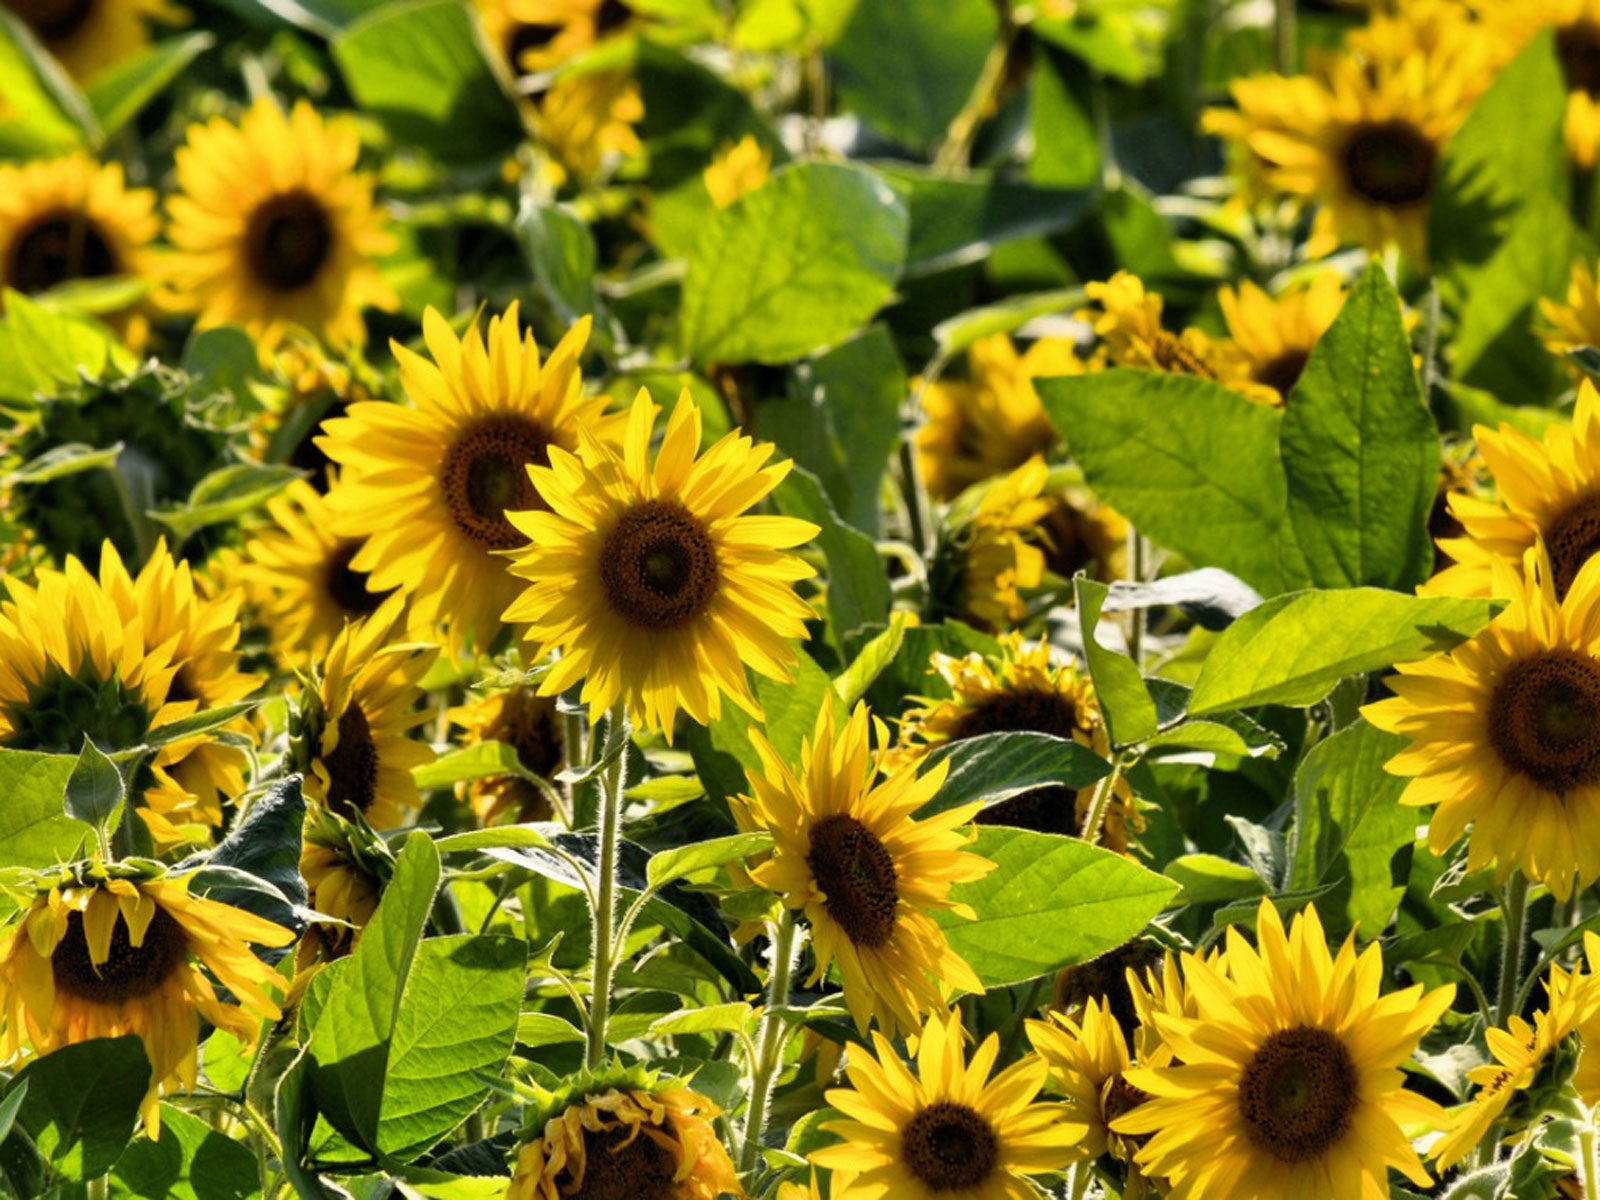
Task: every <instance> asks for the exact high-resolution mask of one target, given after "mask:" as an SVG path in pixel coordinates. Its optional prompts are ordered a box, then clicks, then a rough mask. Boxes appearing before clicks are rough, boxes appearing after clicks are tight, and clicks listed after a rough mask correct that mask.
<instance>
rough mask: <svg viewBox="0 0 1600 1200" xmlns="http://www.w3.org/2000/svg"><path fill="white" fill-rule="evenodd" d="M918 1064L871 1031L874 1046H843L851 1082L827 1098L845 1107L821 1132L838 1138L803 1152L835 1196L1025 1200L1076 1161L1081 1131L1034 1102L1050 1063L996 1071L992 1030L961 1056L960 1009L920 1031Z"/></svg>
mask: <svg viewBox="0 0 1600 1200" xmlns="http://www.w3.org/2000/svg"><path fill="white" fill-rule="evenodd" d="M917 1032H918V1034H919V1036H918V1041H917V1053H916V1068H917V1069H916V1071H915V1072H914V1073H913V1072H912V1071H911V1070H910V1069H909V1068H908V1067H907V1066H906V1064H905V1063H903V1062H902V1061H901V1059H900V1055H899V1054H898V1053H897V1052H896V1050H895V1048H894V1046H893V1044H892V1043H891V1042H890V1041H889V1040H888V1039H887V1038H885V1037H884V1036H883V1035H882V1034H881V1033H877V1032H874V1033H873V1035H872V1044H873V1049H874V1053H873V1054H872V1055H866V1054H861V1053H852V1054H851V1056H850V1060H849V1062H848V1064H847V1065H846V1067H845V1072H846V1074H847V1075H848V1077H849V1080H850V1083H851V1086H850V1087H849V1088H835V1089H834V1090H832V1091H830V1092H828V1093H827V1098H828V1103H829V1104H831V1105H832V1106H833V1107H834V1108H836V1109H838V1110H839V1111H840V1112H842V1113H843V1114H844V1119H843V1120H834V1121H827V1122H824V1124H823V1126H822V1127H823V1129H824V1130H826V1131H827V1132H829V1133H832V1134H835V1135H837V1136H838V1137H840V1138H841V1139H843V1140H842V1141H841V1142H840V1143H839V1144H838V1145H833V1146H825V1147H823V1148H822V1149H820V1150H813V1151H812V1152H811V1161H812V1162H813V1163H815V1164H816V1165H818V1166H820V1167H826V1168H828V1169H829V1170H830V1171H832V1172H833V1179H832V1183H831V1186H830V1188H829V1195H830V1196H832V1197H833V1200H940V1198H941V1197H948V1196H958V1197H960V1198H961V1200H1026V1198H1028V1197H1032V1196H1034V1195H1036V1194H1037V1193H1036V1191H1035V1190H1034V1188H1033V1186H1032V1185H1031V1184H1030V1182H1029V1179H1030V1177H1032V1176H1035V1175H1046V1174H1050V1173H1052V1172H1056V1171H1060V1170H1062V1169H1063V1168H1064V1167H1065V1166H1066V1165H1067V1164H1068V1163H1070V1162H1072V1161H1074V1160H1075V1159H1077V1158H1079V1157H1081V1155H1080V1153H1079V1151H1078V1149H1077V1147H1078V1143H1079V1142H1080V1140H1081V1139H1082V1138H1083V1136H1084V1133H1085V1126H1084V1125H1083V1124H1082V1123H1081V1122H1080V1123H1074V1122H1072V1121H1071V1120H1070V1119H1069V1118H1068V1116H1067V1112H1066V1110H1065V1109H1064V1108H1063V1107H1062V1106H1061V1105H1057V1104H1050V1103H1039V1102H1037V1100H1036V1098H1037V1096H1038V1094H1039V1089H1040V1088H1041V1087H1043V1086H1044V1082H1045V1077H1046V1074H1047V1068H1046V1066H1045V1063H1044V1062H1043V1060H1041V1059H1040V1058H1039V1057H1038V1056H1037V1055H1033V1054H1030V1055H1027V1056H1026V1057H1024V1058H1022V1059H1021V1060H1019V1061H1018V1062H1015V1063H1012V1064H1011V1065H1010V1066H1009V1067H1007V1068H1005V1070H1003V1071H1001V1072H999V1073H998V1074H994V1075H993V1077H992V1078H991V1074H992V1073H993V1071H994V1064H995V1060H996V1059H997V1058H998V1057H999V1054H1000V1037H999V1035H998V1034H995V1033H991V1034H990V1035H989V1036H988V1037H987V1038H985V1039H984V1041H983V1043H982V1045H980V1046H979V1047H978V1048H977V1049H976V1050H975V1051H973V1053H972V1056H971V1058H970V1059H969V1058H968V1057H967V1056H966V1054H965V1052H964V1049H963V1045H962V1043H963V1041H964V1039H965V1032H964V1030H963V1029H962V1025H961V1016H960V1013H959V1012H955V1011H952V1012H949V1013H945V1012H936V1013H934V1014H933V1015H931V1016H930V1017H929V1018H928V1020H927V1023H926V1024H925V1025H923V1026H922V1027H921V1028H920V1029H919V1030H918V1031H917Z"/></svg>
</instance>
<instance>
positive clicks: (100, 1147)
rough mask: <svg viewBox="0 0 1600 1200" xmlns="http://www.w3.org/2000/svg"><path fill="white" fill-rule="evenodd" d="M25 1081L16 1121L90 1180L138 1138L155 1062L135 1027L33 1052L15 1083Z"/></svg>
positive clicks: (70, 1172)
mask: <svg viewBox="0 0 1600 1200" xmlns="http://www.w3.org/2000/svg"><path fill="white" fill-rule="evenodd" d="M24 1083H26V1085H27V1088H28V1094H27V1097H26V1098H25V1099H24V1100H23V1102H22V1108H21V1110H20V1111H19V1112H18V1114H17V1123H18V1124H19V1125H21V1126H22V1128H23V1129H24V1130H25V1131H26V1132H27V1134H28V1136H29V1137H30V1138H32V1139H33V1144H34V1145H35V1146H37V1147H38V1149H39V1152H40V1153H41V1154H43V1155H44V1157H45V1158H46V1159H48V1160H49V1162H50V1163H51V1165H52V1166H53V1167H54V1168H55V1169H56V1170H57V1171H58V1172H60V1173H61V1174H63V1175H65V1176H66V1177H67V1178H69V1179H78V1180H88V1179H93V1178H95V1177H96V1176H98V1175H104V1174H105V1173H106V1172H107V1171H108V1170H110V1169H111V1164H112V1163H114V1162H116V1161H117V1158H118V1156H119V1155H121V1153H122V1152H123V1150H124V1149H125V1148H126V1147H127V1145H128V1143H129V1142H130V1141H131V1140H132V1139H133V1128H134V1123H135V1122H136V1121H137V1120H138V1117H139V1105H140V1104H141V1103H142V1102H143V1101H144V1097H145V1093H146V1092H147V1091H148V1090H149V1087H150V1062H149V1060H148V1059H147V1058H146V1057H145V1053H144V1043H143V1042H142V1041H140V1039H139V1038H138V1037H136V1036H134V1035H132V1034H129V1035H127V1036H125V1037H119V1038H93V1039H91V1040H89V1041H86V1042H77V1043H75V1044H73V1045H71V1046H63V1047H62V1048H61V1049H59V1050H55V1051H52V1052H51V1053H49V1054H46V1055H45V1056H44V1057H43V1058H36V1059H34V1060H33V1061H32V1062H30V1063H29V1064H28V1065H27V1066H25V1067H23V1068H22V1070H21V1071H19V1072H17V1074H16V1077H15V1079H14V1080H13V1082H12V1083H11V1087H13V1088H16V1087H21V1086H23V1084H24ZM8 1090H9V1089H8Z"/></svg>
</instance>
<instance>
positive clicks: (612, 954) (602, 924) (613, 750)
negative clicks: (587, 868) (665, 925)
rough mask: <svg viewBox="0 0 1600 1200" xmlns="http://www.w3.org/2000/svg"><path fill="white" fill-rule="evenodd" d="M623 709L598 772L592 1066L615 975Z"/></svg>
mask: <svg viewBox="0 0 1600 1200" xmlns="http://www.w3.org/2000/svg"><path fill="white" fill-rule="evenodd" d="M628 732H629V731H628V709H627V705H626V704H625V703H624V702H623V701H621V700H618V701H617V702H616V704H614V705H613V706H612V709H611V730H610V737H609V738H608V739H607V741H608V744H607V746H606V751H605V752H606V755H607V759H608V761H607V762H606V764H605V768H604V770H603V771H602V772H601V775H600V847H599V857H598V861H597V863H596V867H595V903H594V921H593V925H594V988H593V994H592V996H591V997H590V1001H589V1030H588V1033H589V1038H588V1049H587V1053H586V1054H585V1055H584V1063H585V1065H586V1066H587V1067H588V1068H589V1069H590V1070H591V1071H593V1070H597V1069H598V1068H599V1067H600V1065H601V1064H602V1063H603V1062H604V1061H605V1054H606V1023H607V1021H608V1020H609V1018H610V1016H611V981H612V979H613V978H614V977H615V975H616V969H617V962H616V960H617V946H616V939H615V936H614V934H613V932H612V931H613V929H614V927H615V925H616V919H617V849H618V846H619V845H620V843H621V841H622V788H623V783H624V776H625V774H626V769H627V758H628Z"/></svg>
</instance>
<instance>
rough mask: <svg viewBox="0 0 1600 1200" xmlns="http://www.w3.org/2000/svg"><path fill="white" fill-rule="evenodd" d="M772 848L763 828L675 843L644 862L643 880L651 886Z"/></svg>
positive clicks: (770, 836)
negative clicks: (702, 840) (679, 843)
mask: <svg viewBox="0 0 1600 1200" xmlns="http://www.w3.org/2000/svg"><path fill="white" fill-rule="evenodd" d="M771 848H772V834H771V833H769V832H767V831H766V830H759V831H757V832H753V833H735V834H730V835H729V836H728V837H720V838H712V839H710V840H709V841H705V842H694V843H692V844H690V845H688V846H674V847H672V849H670V850H660V851H657V852H656V853H655V854H652V855H651V856H650V861H649V863H648V864H647V865H646V866H645V869H644V877H645V882H646V883H648V884H649V885H650V886H651V887H653V888H658V887H660V886H661V885H662V884H664V883H667V882H670V881H671V880H674V879H681V878H682V877H683V876H685V875H693V874H694V873H695V872H696V871H703V870H705V869H706V868H707V867H721V866H725V865H726V864H728V863H731V862H739V861H740V860H741V859H745V858H748V857H749V856H750V855H752V854H760V853H761V852H762V851H764V850H770V849H771Z"/></svg>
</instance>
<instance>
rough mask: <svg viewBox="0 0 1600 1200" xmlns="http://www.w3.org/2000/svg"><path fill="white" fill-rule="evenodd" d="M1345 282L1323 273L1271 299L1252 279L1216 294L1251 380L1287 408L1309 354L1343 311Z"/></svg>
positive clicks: (1326, 272)
mask: <svg viewBox="0 0 1600 1200" xmlns="http://www.w3.org/2000/svg"><path fill="white" fill-rule="evenodd" d="M1344 297H1345V287H1344V282H1343V281H1342V280H1341V279H1340V278H1339V276H1338V274H1337V273H1336V272H1334V271H1322V272H1319V273H1318V274H1316V275H1314V276H1312V277H1311V279H1310V280H1309V281H1308V282H1306V283H1304V284H1301V285H1300V286H1298V287H1292V288H1290V289H1288V290H1286V291H1284V292H1282V293H1280V294H1279V295H1277V296H1271V295H1268V294H1267V293H1266V292H1264V291H1262V290H1261V289H1260V288H1259V287H1257V286H1256V285H1255V284H1253V283H1251V282H1250V281H1249V280H1248V279H1247V280H1245V281H1244V282H1243V283H1241V284H1240V285H1239V287H1238V289H1237V290H1235V289H1234V288H1232V287H1223V288H1222V289H1221V290H1220V291H1219V292H1218V293H1217V301H1218V303H1219V304H1221V306H1222V315H1223V318H1224V319H1225V320H1226V321H1227V323H1228V336H1229V337H1231V338H1232V339H1233V344H1234V345H1235V346H1237V347H1238V348H1239V351H1240V353H1242V354H1243V355H1244V357H1245V359H1246V361H1247V363H1248V368H1247V369H1248V371H1249V374H1250V378H1251V379H1252V380H1254V381H1255V382H1256V383H1258V384H1260V385H1262V386H1263V387H1266V388H1270V389H1271V390H1272V392H1273V393H1274V395H1275V396H1276V398H1277V401H1276V402H1277V403H1278V404H1280V405H1281V404H1283V403H1284V402H1285V401H1286V400H1287V399H1288V397H1289V392H1290V391H1291V390H1292V389H1293V388H1294V385H1295V384H1296V383H1298V382H1299V380H1300V374H1301V372H1303V371H1304V370H1305V368H1306V363H1307V362H1309V361H1310V359H1311V351H1312V350H1313V349H1315V348H1316V345H1317V342H1318V340H1319V339H1320V338H1321V337H1322V335H1323V334H1324V333H1326V332H1327V331H1328V326H1330V325H1332V324H1333V321H1334V318H1335V317H1337V316H1338V315H1339V310H1340V309H1341V308H1343V307H1344Z"/></svg>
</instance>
